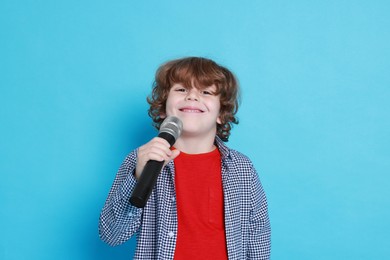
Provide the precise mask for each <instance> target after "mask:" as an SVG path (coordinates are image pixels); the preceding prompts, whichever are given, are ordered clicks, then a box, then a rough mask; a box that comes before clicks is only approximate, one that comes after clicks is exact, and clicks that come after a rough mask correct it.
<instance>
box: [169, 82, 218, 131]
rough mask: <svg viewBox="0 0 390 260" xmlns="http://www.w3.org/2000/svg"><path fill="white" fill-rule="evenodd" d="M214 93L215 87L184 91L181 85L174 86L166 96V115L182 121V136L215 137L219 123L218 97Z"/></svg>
mask: <svg viewBox="0 0 390 260" xmlns="http://www.w3.org/2000/svg"><path fill="white" fill-rule="evenodd" d="M215 92H216V87H215V85H212V86H210V87H206V88H204V89H196V88H194V87H193V88H191V89H186V88H185V87H184V86H183V85H182V84H174V85H173V86H172V87H171V89H170V91H169V94H168V98H167V102H166V107H165V110H166V115H167V116H177V117H178V118H180V119H181V120H182V121H183V134H187V135H192V136H203V135H215V134H216V131H217V123H221V121H220V118H219V112H220V108H221V104H220V97H219V95H215V94H214V93H215Z"/></svg>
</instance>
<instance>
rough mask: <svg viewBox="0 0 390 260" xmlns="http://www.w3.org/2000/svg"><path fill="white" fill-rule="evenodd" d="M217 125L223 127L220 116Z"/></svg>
mask: <svg viewBox="0 0 390 260" xmlns="http://www.w3.org/2000/svg"><path fill="white" fill-rule="evenodd" d="M217 124H219V125H222V120H221V117H220V116H219V117H217Z"/></svg>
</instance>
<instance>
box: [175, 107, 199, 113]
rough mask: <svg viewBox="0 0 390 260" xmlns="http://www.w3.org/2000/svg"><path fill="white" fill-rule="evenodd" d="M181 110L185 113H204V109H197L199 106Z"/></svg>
mask: <svg viewBox="0 0 390 260" xmlns="http://www.w3.org/2000/svg"><path fill="white" fill-rule="evenodd" d="M179 111H181V112H185V113H203V112H204V111H202V110H200V109H197V108H181V109H179Z"/></svg>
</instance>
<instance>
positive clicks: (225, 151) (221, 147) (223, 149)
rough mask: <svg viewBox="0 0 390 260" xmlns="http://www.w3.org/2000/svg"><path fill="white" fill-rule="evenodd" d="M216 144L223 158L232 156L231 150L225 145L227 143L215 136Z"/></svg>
mask: <svg viewBox="0 0 390 260" xmlns="http://www.w3.org/2000/svg"><path fill="white" fill-rule="evenodd" d="M214 144H215V145H216V146H217V147H218V149H219V152H220V153H221V157H222V158H226V157H228V156H229V154H230V150H229V148H228V147H227V146H226V145H225V143H224V142H223V141H222V140H221V138H219V137H218V136H215V141H214Z"/></svg>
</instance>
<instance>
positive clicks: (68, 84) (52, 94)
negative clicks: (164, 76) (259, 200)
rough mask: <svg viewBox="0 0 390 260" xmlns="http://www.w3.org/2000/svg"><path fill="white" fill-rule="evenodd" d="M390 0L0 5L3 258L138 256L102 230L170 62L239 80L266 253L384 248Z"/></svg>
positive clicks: (243, 146) (312, 254)
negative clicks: (184, 61)
mask: <svg viewBox="0 0 390 260" xmlns="http://www.w3.org/2000/svg"><path fill="white" fill-rule="evenodd" d="M389 3H390V2H388V1H375V0H372V1H356V0H355V1H353V0H350V1H347V0H337V1H336V0H331V1H287V0H285V1H278V0H276V1H254V0H253V1H245V0H243V1H206V0H201V1H193V2H192V3H187V2H185V1H179V0H171V1H131V0H127V1H124V0H120V1H74V0H70V1H43V0H41V1H39V0H38V1H12V0H2V1H1V2H0V74H1V75H0V86H1V92H0V102H1V111H0V127H1V131H0V147H1V154H0V160H1V161H0V162H1V164H0V173H1V182H0V195H1V205H0V233H1V235H0V259H7V260H9V259H131V257H132V254H133V252H134V240H131V241H130V242H128V243H126V244H125V245H123V246H119V247H115V248H111V247H109V246H107V245H105V244H104V243H103V242H101V241H100V240H99V238H98V233H97V224H98V217H99V213H100V210H101V208H102V206H103V203H104V200H105V198H106V196H107V193H108V191H109V188H110V186H111V183H112V181H113V179H114V176H115V174H116V171H117V169H118V167H119V165H120V163H121V161H122V159H123V158H124V157H125V155H126V154H127V153H128V152H129V151H131V150H132V149H134V148H136V147H138V146H139V145H141V144H143V143H145V142H146V141H148V140H149V139H150V138H151V137H153V136H154V135H155V134H156V133H155V131H154V130H153V128H152V127H151V126H150V123H151V121H150V119H149V118H148V116H147V108H148V106H147V103H146V101H145V98H146V96H147V95H148V94H149V92H150V90H151V84H152V81H153V76H154V72H155V70H156V69H157V67H158V66H159V65H160V64H161V63H162V62H164V61H166V60H169V59H172V58H178V57H182V56H192V55H196V56H206V57H208V58H211V59H214V60H216V61H217V62H219V63H221V64H223V65H226V66H227V67H229V68H230V69H232V70H233V71H234V72H235V73H236V75H237V76H238V78H239V80H240V83H241V86H242V105H241V108H240V111H239V118H240V124H239V125H238V126H236V127H235V128H234V130H233V132H232V136H231V141H230V142H229V143H228V144H229V145H230V146H231V147H233V148H236V149H238V150H240V151H241V152H243V153H245V154H247V155H248V156H249V157H250V158H251V159H252V160H253V162H254V164H255V166H256V168H257V169H258V171H259V174H260V177H261V180H262V183H263V186H264V188H265V190H266V192H267V195H268V200H269V210H270V218H271V222H272V231H273V233H272V246H273V247H272V259H276V260H278V259H298V260H301V259H302V260H304V259H385V258H387V259H388V258H389V257H390V246H389V245H390V221H389V220H390V205H389V204H390V203H389V202H390V191H389V190H390V189H389V184H390V177H389V173H390V160H389V159H390V148H389V146H390V138H389V134H390V133H389V132H390V131H389V129H390V120H389V119H390V118H389V117H390V116H389V111H390V106H389V103H390V102H389V100H390V91H389V87H390V73H389V68H390V48H389V46H390V15H389V14H390V4H389Z"/></svg>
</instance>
